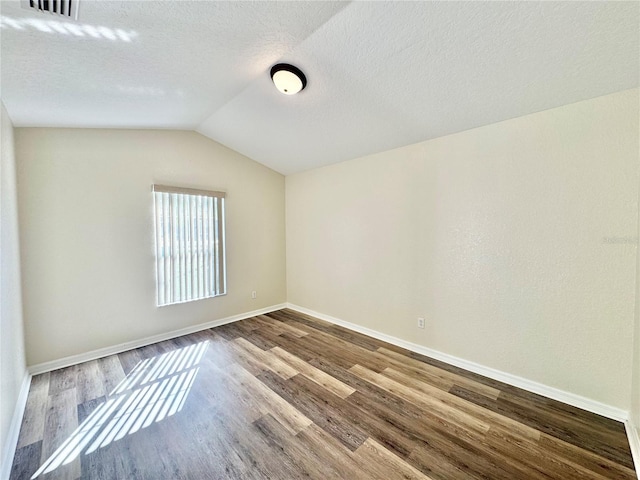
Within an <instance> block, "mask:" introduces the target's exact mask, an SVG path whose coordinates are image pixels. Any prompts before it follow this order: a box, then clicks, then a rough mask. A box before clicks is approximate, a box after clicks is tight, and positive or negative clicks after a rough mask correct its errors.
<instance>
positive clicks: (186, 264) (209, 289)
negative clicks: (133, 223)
mask: <svg viewBox="0 0 640 480" xmlns="http://www.w3.org/2000/svg"><path fill="white" fill-rule="evenodd" d="M151 191H152V195H153V219H154V240H155V241H154V260H155V273H156V282H155V283H156V306H157V307H165V306H169V305H176V304H180V303H188V302H194V301H197V300H205V299H207V298H214V297H219V296H222V295H226V294H227V265H226V228H225V217H226V212H225V210H226V202H225V199H226V193H225V192H221V191H213V190H199V189H194V188H183V187H174V186H168V185H158V184H153V185H152V188H151Z"/></svg>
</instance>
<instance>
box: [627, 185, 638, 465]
mask: <svg viewBox="0 0 640 480" xmlns="http://www.w3.org/2000/svg"><path fill="white" fill-rule="evenodd" d="M638 187H639V190H640V183H639V184H638ZM638 205H640V192H639V194H638ZM638 229H639V230H638V237H639V238H640V208H639V209H638ZM635 294H636V298H635V300H636V304H635V319H634V320H635V321H634V329H633V366H632V370H631V409H630V412H629V413H630V417H631V426H632V427H633V428H635V429H636V432H635V434H636V438H640V435H638V431H640V254H638V255H636V289H635ZM637 453H640V452H637ZM638 460H640V459H638ZM636 463H638V462H637V461H636ZM638 470H640V465H638Z"/></svg>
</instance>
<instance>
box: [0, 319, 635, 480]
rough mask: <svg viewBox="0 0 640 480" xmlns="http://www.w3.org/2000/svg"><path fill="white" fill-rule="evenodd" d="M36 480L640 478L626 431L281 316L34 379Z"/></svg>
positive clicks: (26, 440)
mask: <svg viewBox="0 0 640 480" xmlns="http://www.w3.org/2000/svg"><path fill="white" fill-rule="evenodd" d="M31 478H38V479H44V480H48V479H68V480H77V479H105V480H107V479H108V480H112V479H150V480H160V479H190V480H194V479H195V480H199V479H298V478H313V479H322V480H325V479H381V480H392V479H423V480H426V479H431V480H452V479H453V480H455V479H485V480H501V479H504V480H514V479H562V480H572V479H594V480H595V479H605V478H609V479H625V480H628V479H635V478H636V475H635V473H634V470H633V461H632V458H631V453H630V450H629V445H628V442H627V438H626V436H625V430H624V426H623V425H622V424H621V423H619V422H615V421H612V420H609V419H606V418H603V417H600V416H598V415H595V414H592V413H588V412H585V411H583V410H580V409H577V408H574V407H571V406H568V405H565V404H562V403H559V402H556V401H553V400H550V399H547V398H544V397H541V396H538V395H535V394H532V393H529V392H526V391H523V390H520V389H518V388H515V387H511V386H509V385H505V384H502V383H500V382H497V381H494V380H490V379H488V378H484V377H482V376H480V375H476V374H473V373H470V372H467V371H464V370H461V369H459V368H456V367H452V366H450V365H447V364H444V363H442V362H438V361H436V360H433V359H430V358H427V357H424V356H421V355H418V354H415V353H412V352H409V351H406V350H403V349H401V348H398V347H395V346H393V345H390V344H387V343H384V342H381V341H378V340H376V339H372V338H369V337H366V336H364V335H360V334H358V333H354V332H352V331H349V330H346V329H344V328H341V327H338V326H335V325H331V324H329V323H325V322H322V321H320V320H317V319H314V318H312V317H309V316H306V315H302V314H299V313H297V312H294V311H292V310H280V311H277V312H273V313H270V314H267V315H260V316H257V317H254V318H251V319H248V320H243V321H240V322H236V323H233V324H229V325H225V326H222V327H217V328H214V329H210V330H205V331H202V332H198V333H195V334H192V335H187V336H184V337H179V338H176V339H173V340H169V341H166V342H161V343H157V344H154V345H150V346H147V347H144V348H139V349H137V350H131V351H128V352H124V353H121V354H119V355H113V356H111V357H107V358H102V359H100V360H95V361H91V362H87V363H84V364H81V365H76V366H73V367H69V368H65V369H62V370H56V371H53V372H50V373H46V374H43V375H38V376H36V377H34V379H33V381H32V384H31V389H30V392H29V398H28V400H27V407H26V412H25V416H24V419H23V422H22V428H21V431H20V437H19V441H18V448H17V450H16V455H15V458H14V462H13V467H12V473H11V480H22V479H31Z"/></svg>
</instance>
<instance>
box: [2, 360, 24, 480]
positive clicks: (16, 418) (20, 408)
mask: <svg viewBox="0 0 640 480" xmlns="http://www.w3.org/2000/svg"><path fill="white" fill-rule="evenodd" d="M30 386H31V375H30V374H29V372H28V371H25V372H24V377H23V378H22V385H20V393H19V394H18V399H17V400H16V405H15V408H14V410H13V417H12V418H11V425H10V426H9V433H8V434H7V439H6V442H5V444H4V451H3V452H1V453H2V459H1V460H2V463H1V464H0V465H1V466H0V479H2V480H9V475H10V474H11V465H12V464H13V456H14V455H15V453H16V447H17V445H18V436H19V435H20V427H21V425H22V417H23V416H24V409H25V407H26V406H27V397H28V396H29V387H30Z"/></svg>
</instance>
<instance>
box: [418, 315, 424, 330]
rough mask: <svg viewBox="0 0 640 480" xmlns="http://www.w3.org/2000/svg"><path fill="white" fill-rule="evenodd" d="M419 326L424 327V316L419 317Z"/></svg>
mask: <svg viewBox="0 0 640 480" xmlns="http://www.w3.org/2000/svg"><path fill="white" fill-rule="evenodd" d="M418 328H424V318H422V317H418Z"/></svg>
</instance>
